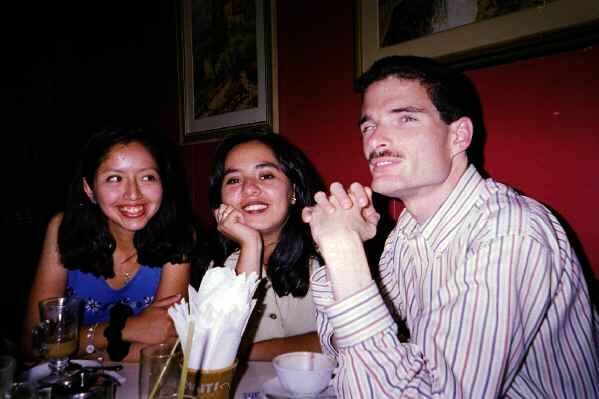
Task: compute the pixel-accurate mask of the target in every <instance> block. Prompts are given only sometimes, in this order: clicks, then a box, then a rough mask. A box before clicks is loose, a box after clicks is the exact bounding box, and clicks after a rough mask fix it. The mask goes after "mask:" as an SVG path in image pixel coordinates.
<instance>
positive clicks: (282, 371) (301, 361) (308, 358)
mask: <svg viewBox="0 0 599 399" xmlns="http://www.w3.org/2000/svg"><path fill="white" fill-rule="evenodd" d="M272 364H273V365H274V367H275V370H276V372H277V377H279V381H280V382H281V385H283V388H285V389H286V390H287V391H289V392H291V393H292V394H295V395H317V394H318V393H320V392H322V391H323V390H324V389H325V388H326V387H327V386H328V385H329V382H330V381H331V376H332V375H333V370H334V369H335V365H336V364H335V361H334V360H332V359H329V358H328V357H326V356H325V355H323V354H322V353H315V352H290V353H285V354H283V355H279V356H277V357H275V358H274V359H273V360H272Z"/></svg>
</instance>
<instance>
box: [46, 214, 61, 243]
mask: <svg viewBox="0 0 599 399" xmlns="http://www.w3.org/2000/svg"><path fill="white" fill-rule="evenodd" d="M62 219H63V213H62V212H60V213H57V214H56V215H54V216H52V217H51V218H50V221H49V222H48V226H47V227H46V239H49V238H53V239H54V241H56V240H57V239H58V229H59V228H60V224H61V223H62Z"/></svg>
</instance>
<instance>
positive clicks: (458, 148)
mask: <svg viewBox="0 0 599 399" xmlns="http://www.w3.org/2000/svg"><path fill="white" fill-rule="evenodd" d="M449 128H450V132H451V135H450V142H449V145H450V148H451V154H452V155H451V156H452V157H455V156H456V155H457V154H459V153H462V152H465V151H466V150H467V149H468V147H470V143H472V135H473V134H474V126H473V125H472V120H471V119H470V118H468V117H467V116H462V117H461V118H459V119H456V120H455V121H453V122H452V123H451V124H450V125H449Z"/></svg>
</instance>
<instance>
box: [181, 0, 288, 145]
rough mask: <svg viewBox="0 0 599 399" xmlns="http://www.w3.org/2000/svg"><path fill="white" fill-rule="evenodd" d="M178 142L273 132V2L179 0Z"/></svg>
mask: <svg viewBox="0 0 599 399" xmlns="http://www.w3.org/2000/svg"><path fill="white" fill-rule="evenodd" d="M180 1H181V3H180V5H181V9H180V22H181V23H180V24H179V30H180V42H181V49H180V50H181V51H180V58H179V59H180V71H181V74H180V77H181V78H180V92H181V96H180V98H181V101H180V109H181V111H182V112H181V120H182V123H181V125H182V129H180V130H181V135H180V136H181V143H183V144H189V143H194V142H198V141H212V140H218V139H221V138H222V137H224V136H226V135H228V134H232V133H235V132H239V131H243V130H249V129H268V130H277V122H278V121H277V109H276V105H277V84H276V83H277V81H276V51H275V49H276V41H275V38H276V35H275V32H276V26H275V15H276V14H275V0H180Z"/></svg>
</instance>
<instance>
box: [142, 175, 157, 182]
mask: <svg viewBox="0 0 599 399" xmlns="http://www.w3.org/2000/svg"><path fill="white" fill-rule="evenodd" d="M142 180H143V181H149V182H154V181H159V180H160V179H159V178H158V176H156V175H146V176H144V177H143V178H142Z"/></svg>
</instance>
